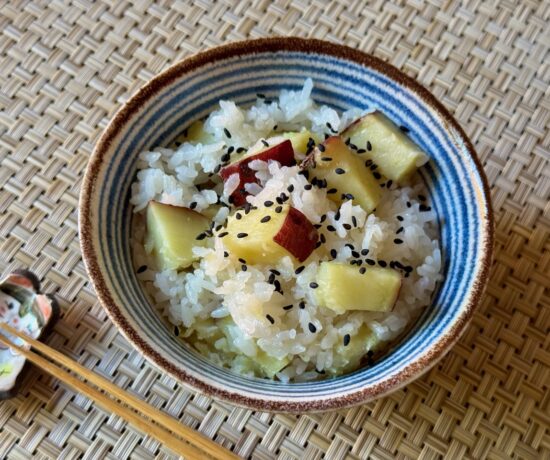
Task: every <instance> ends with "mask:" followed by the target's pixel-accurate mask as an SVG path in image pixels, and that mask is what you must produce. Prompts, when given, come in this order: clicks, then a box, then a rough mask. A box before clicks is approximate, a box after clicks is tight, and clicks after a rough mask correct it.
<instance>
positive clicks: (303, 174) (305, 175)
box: [298, 169, 309, 179]
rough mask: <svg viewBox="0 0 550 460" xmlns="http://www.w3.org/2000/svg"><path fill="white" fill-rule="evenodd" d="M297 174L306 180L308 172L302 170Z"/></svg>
mask: <svg viewBox="0 0 550 460" xmlns="http://www.w3.org/2000/svg"><path fill="white" fill-rule="evenodd" d="M298 174H301V175H302V176H304V177H305V178H306V179H307V178H308V177H309V171H308V170H307V169H303V170H302V171H300V172H299V173H298Z"/></svg>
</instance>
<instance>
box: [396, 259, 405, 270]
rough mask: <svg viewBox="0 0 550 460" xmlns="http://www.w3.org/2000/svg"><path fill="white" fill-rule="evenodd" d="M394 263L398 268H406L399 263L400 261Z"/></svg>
mask: <svg viewBox="0 0 550 460" xmlns="http://www.w3.org/2000/svg"><path fill="white" fill-rule="evenodd" d="M394 262H395V264H394V265H395V266H396V267H397V268H401V269H404V268H405V267H404V266H403V264H402V263H401V262H399V261H398V260H395V261H394Z"/></svg>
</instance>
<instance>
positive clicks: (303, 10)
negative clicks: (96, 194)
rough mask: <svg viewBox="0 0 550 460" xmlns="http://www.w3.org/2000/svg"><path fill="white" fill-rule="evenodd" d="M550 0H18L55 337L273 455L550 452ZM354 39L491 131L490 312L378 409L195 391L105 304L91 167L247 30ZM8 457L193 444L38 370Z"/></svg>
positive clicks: (6, 443)
mask: <svg viewBox="0 0 550 460" xmlns="http://www.w3.org/2000/svg"><path fill="white" fill-rule="evenodd" d="M549 21H550V2H549V1H548V0H546V1H536V0H521V1H517V2H513V1H509V0H494V1H487V2H483V1H479V0H466V1H465V2H463V3H462V2H458V1H454V0H430V1H427V2H422V1H419V0H418V1H410V2H405V1H398V2H388V1H385V0H377V1H374V2H370V4H369V5H368V6H366V5H365V2H362V1H355V2H352V1H344V0H341V1H339V2H333V3H332V4H331V6H330V7H326V5H325V3H324V2H322V1H319V0H313V1H311V2H308V1H295V2H291V1H287V0H278V1H275V2H271V1H269V0H253V1H236V0H235V1H233V0H223V1H220V2H211V1H206V0H195V1H193V2H186V3H181V2H180V3H176V2H172V1H162V2H149V1H142V0H136V1H133V2H127V1H116V0H113V1H112V2H104V1H95V2H93V1H88V0H73V1H70V0H69V1H60V0H53V1H46V0H45V1H42V2H23V1H7V0H4V1H0V88H1V91H0V164H1V167H0V272H4V273H6V272H8V271H10V270H12V269H15V268H19V267H30V268H31V269H32V270H34V271H35V272H36V273H37V274H39V276H40V277H41V278H42V279H43V284H44V288H45V290H46V291H47V292H55V293H56V294H57V297H58V299H60V301H61V307H62V311H63V317H62V319H61V320H60V322H59V323H58V324H57V325H56V327H55V330H54V332H53V333H52V335H51V336H50V337H49V339H48V343H49V344H50V345H51V346H53V347H55V348H57V349H59V350H61V351H62V352H63V353H66V354H67V355H68V356H70V357H72V358H74V359H77V360H79V361H80V362H82V363H84V364H85V365H86V366H88V367H90V368H93V369H94V370H95V371H96V372H97V373H99V374H101V375H104V376H106V377H108V378H110V379H112V380H113V381H115V382H116V383H117V384H118V385H120V386H121V387H124V388H127V389H128V390H129V391H130V392H133V393H135V394H137V395H139V396H141V397H143V398H144V399H146V400H147V401H149V402H150V403H152V404H153V405H155V406H157V407H159V408H162V409H163V410H164V411H166V412H167V413H169V414H172V415H173V416H175V417H179V418H180V419H181V421H182V422H183V423H186V424H189V425H191V426H193V427H195V428H196V429H198V430H200V431H202V432H203V433H205V434H206V435H207V436H210V437H212V438H213V439H215V440H216V441H217V442H219V443H221V444H223V445H224V446H226V447H228V448H231V449H233V450H234V451H235V452H236V453H238V454H239V455H241V456H242V457H244V458H248V457H250V458H253V459H271V458H280V459H291V458H300V459H308V460H309V459H320V458H327V459H339V458H377V459H389V458H439V457H446V458H453V459H454V458H476V459H477V458H491V459H496V458H510V457H516V458H532V459H540V458H550V432H549V431H550V428H549V427H550V404H549V403H550V391H549V382H550V334H549V329H550V308H549V307H550V297H549V295H550V241H549V233H550V204H549V200H550V135H549V128H550V126H549V121H550V97H549V94H550V93H549V84H550V64H549V62H550V54H549V49H550V35H549V34H548V31H549V30H550V26H549ZM268 35H299V36H307V37H316V38H322V39H326V40H331V41H334V42H338V43H345V44H347V45H350V46H352V47H355V48H359V49H361V50H363V51H366V52H369V53H373V54H374V55H376V56H378V57H381V58H382V59H385V60H387V61H389V62H391V63H392V64H394V65H395V66H397V67H399V68H401V69H402V70H403V71H405V72H406V73H407V74H409V75H411V76H413V77H415V78H417V79H418V80H419V81H420V82H421V83H422V84H424V85H425V86H426V87H428V88H429V89H430V90H431V91H432V92H433V93H434V94H435V95H436V96H437V97H438V98H439V99H440V100H441V101H442V103H443V104H444V105H445V106H446V107H447V108H448V109H449V110H450V111H451V112H453V113H454V114H455V116H456V118H457V119H458V120H459V122H460V123H461V125H462V126H463V127H464V128H465V130H466V131H467V132H468V134H469V135H470V136H471V139H472V140H473V142H474V144H475V146H476V148H477V151H478V152H479V155H480V157H481V159H482V161H483V165H484V167H485V171H486V173H487V175H488V178H489V182H490V184H491V186H492V196H493V203H494V209H495V216H496V255H495V263H494V267H493V271H492V277H491V282H490V284H489V288H488V290H487V293H486V295H485V296H484V299H483V302H482V304H481V307H480V309H479V311H478V312H477V314H476V315H475V317H474V320H473V322H472V324H471V326H470V327H469V328H468V330H467V331H466V333H465V335H464V336H463V338H462V339H461V340H460V342H459V343H458V344H457V345H456V346H455V347H454V349H453V350H452V352H451V353H450V354H449V355H448V356H447V357H446V358H445V359H444V360H443V361H441V363H440V364H439V365H438V366H437V367H436V368H434V369H433V370H432V371H430V372H429V373H428V374H427V375H425V376H424V377H422V378H421V379H419V380H418V381H416V382H414V383H412V384H410V385H408V386H407V387H406V388H404V389H402V390H400V391H397V392H396V393H394V394H392V395H391V396H389V397H386V398H383V399H379V400H377V401H375V402H373V403H370V404H366V405H364V406H362V407H357V408H355V409H351V410H347V411H342V412H338V413H327V414H319V415H303V416H290V415H270V414H265V413H255V412H252V411H248V410H244V409H239V408H235V407H232V406H230V405H226V404H221V403H219V402H216V401H213V400H212V399H210V398H206V397H203V396H200V395H196V394H193V393H192V392H190V391H188V390H186V389H184V388H183V387H181V386H180V385H178V384H177V383H176V382H175V381H174V380H173V379H170V378H168V377H166V376H164V375H162V374H161V373H159V372H158V371H156V370H155V369H153V368H152V367H151V366H150V365H148V364H147V363H146V362H145V361H144V360H143V358H142V357H141V356H140V355H139V354H138V353H136V352H135V351H134V350H133V349H132V347H131V346H130V345H129V344H128V343H127V342H126V341H125V340H124V339H123V338H122V337H121V336H120V335H119V334H118V333H117V332H116V330H115V328H114V327H113V326H112V325H111V323H110V321H109V320H108V318H107V316H106V314H105V312H104V311H103V310H102V308H101V306H100V305H99V304H98V302H97V299H96V296H95V294H94V292H93V290H92V287H91V285H90V283H89V281H88V278H87V275H86V272H85V269H84V265H83V263H82V259H81V254H80V249H79V243H78V239H77V212H76V208H77V203H78V194H79V189H80V184H81V180H82V174H83V171H84V169H85V167H86V162H87V160H88V157H89V155H90V153H91V151H92V148H93V145H94V142H95V141H96V140H97V138H98V135H99V134H100V132H101V130H102V129H103V128H104V127H105V125H106V123H107V121H108V120H109V118H110V117H111V116H112V115H113V113H114V112H115V111H116V109H117V108H118V107H119V106H120V105H121V103H123V102H124V101H125V100H126V99H127V98H128V97H129V96H130V95H131V94H132V93H133V92H134V91H135V90H136V89H137V88H139V87H140V86H141V85H142V84H143V83H144V82H145V81H147V80H148V79H149V78H150V77H152V76H153V75H155V74H157V73H158V72H160V71H161V70H163V69H165V68H166V67H167V66H169V65H170V64H172V63H174V62H176V61H177V60H179V59H181V58H183V57H185V56H187V55H189V54H190V53H193V52H195V51H197V50H200V49H204V48H206V47H209V46H212V45H217V44H221V43H226V42H228V41H231V40H238V39H244V38H249V37H262V36H268ZM0 457H2V458H9V459H28V458H31V457H35V458H60V457H62V458H112V459H121V458H140V459H141V458H173V457H174V455H173V453H171V452H170V451H168V450H167V449H165V448H163V447H162V446H160V445H159V444H158V443H157V442H156V441H155V440H154V439H151V438H150V437H148V436H146V435H145V434H143V433H141V432H139V431H137V430H136V429H134V428H133V427H132V426H130V425H128V424H126V423H125V422H124V421H123V420H121V419H119V418H118V417H115V416H112V415H111V414H109V413H106V412H104V411H103V410H101V409H100V408H98V407H97V406H95V405H94V404H92V403H90V401H89V400H87V399H85V398H83V397H81V396H80V395H78V394H75V393H73V392H72V391H69V390H68V389H67V388H66V387H65V386H64V385H62V384H60V383H59V382H58V381H57V380H55V379H54V378H52V377H49V376H48V375H47V374H44V373H42V372H40V371H39V370H37V369H35V368H33V369H32V372H28V373H27V375H26V377H25V379H24V380H23V385H22V388H21V391H20V393H19V395H18V396H17V397H15V398H14V399H11V400H8V401H5V402H2V403H0Z"/></svg>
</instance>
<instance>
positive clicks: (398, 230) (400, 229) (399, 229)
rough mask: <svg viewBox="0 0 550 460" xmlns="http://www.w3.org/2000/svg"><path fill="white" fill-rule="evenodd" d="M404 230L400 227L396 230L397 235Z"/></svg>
mask: <svg viewBox="0 0 550 460" xmlns="http://www.w3.org/2000/svg"><path fill="white" fill-rule="evenodd" d="M402 231H403V227H399V228H398V229H397V231H396V232H395V234H396V235H399V234H400V233H401V232H402Z"/></svg>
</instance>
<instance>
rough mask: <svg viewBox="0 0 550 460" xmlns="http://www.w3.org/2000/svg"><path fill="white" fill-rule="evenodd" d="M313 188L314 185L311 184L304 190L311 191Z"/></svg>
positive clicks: (305, 186)
mask: <svg viewBox="0 0 550 460" xmlns="http://www.w3.org/2000/svg"><path fill="white" fill-rule="evenodd" d="M312 188H313V185H311V184H306V185H304V190H311V189H312Z"/></svg>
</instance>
